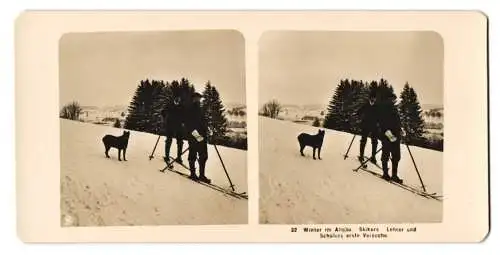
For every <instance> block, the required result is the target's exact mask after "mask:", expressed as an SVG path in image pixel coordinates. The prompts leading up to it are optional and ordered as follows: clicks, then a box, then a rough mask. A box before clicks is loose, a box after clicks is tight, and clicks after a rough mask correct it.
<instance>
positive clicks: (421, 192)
mask: <svg viewBox="0 0 500 255" xmlns="http://www.w3.org/2000/svg"><path fill="white" fill-rule="evenodd" d="M355 137H356V135H354V136H353V137H352V140H351V143H350V144H349V148H348V149H347V152H346V153H345V155H344V160H345V159H346V158H348V153H349V150H350V149H351V146H352V143H353V142H354V139H355ZM406 147H407V149H408V152H409V153H410V157H411V159H412V161H413V164H414V166H415V170H416V171H417V174H418V177H419V179H420V182H421V183H422V190H420V189H417V188H415V187H412V186H409V185H406V184H403V183H399V182H396V181H393V180H385V179H383V178H382V174H380V173H377V172H375V171H372V170H369V169H368V165H367V163H368V162H370V163H372V164H373V165H374V166H376V167H378V168H379V169H381V170H383V169H382V167H381V166H379V165H378V164H375V163H373V162H371V158H369V157H364V160H363V161H361V162H360V163H361V164H360V165H359V167H357V168H356V169H353V171H354V172H358V170H359V169H361V170H363V171H365V172H367V173H370V174H372V175H374V176H376V177H378V178H380V179H381V180H383V181H385V182H389V183H391V184H393V185H396V186H398V187H400V188H403V189H405V190H407V191H410V192H412V193H414V194H416V195H419V196H422V197H425V198H429V199H434V200H438V201H442V196H441V195H438V194H437V193H435V192H434V193H429V192H427V190H426V189H425V186H424V184H423V181H422V177H421V176H420V173H419V171H418V169H417V166H416V163H415V160H414V159H413V155H412V154H411V150H410V148H409V147H408V145H406ZM381 150H382V149H379V150H377V152H376V153H375V155H376V154H377V153H379V152H380V151H381ZM358 162H359V161H358Z"/></svg>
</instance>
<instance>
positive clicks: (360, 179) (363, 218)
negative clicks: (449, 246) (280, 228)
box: [259, 31, 444, 224]
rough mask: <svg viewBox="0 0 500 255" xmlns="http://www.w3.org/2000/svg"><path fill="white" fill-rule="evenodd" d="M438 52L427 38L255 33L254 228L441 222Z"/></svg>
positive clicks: (415, 34) (423, 34) (437, 42)
mask: <svg viewBox="0 0 500 255" xmlns="http://www.w3.org/2000/svg"><path fill="white" fill-rule="evenodd" d="M443 55H444V49H443V42H442V38H441V36H440V35H439V34H437V33H435V32H433V31H366V32H364V31H270V32H266V33H264V34H263V35H262V37H261V39H260V41H259V107H260V109H259V159H260V162H259V168H260V170H259V185H260V187H259V189H260V191H259V193H260V198H259V214H260V215H259V221H260V223H261V224H366V223H373V224H378V223H380V224H385V223H438V222H441V221H442V214H443V196H442V190H443V144H444V107H443V105H444V104H443V75H444V74H443V65H444V63H443V59H444V56H443Z"/></svg>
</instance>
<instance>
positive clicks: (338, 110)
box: [261, 79, 443, 151]
mask: <svg viewBox="0 0 500 255" xmlns="http://www.w3.org/2000/svg"><path fill="white" fill-rule="evenodd" d="M371 93H374V94H376V95H377V99H376V100H377V102H378V103H384V104H389V105H390V106H392V107H394V108H395V110H397V111H398V112H399V116H400V120H401V126H402V129H403V130H404V131H405V132H406V137H405V140H404V143H407V144H409V145H415V146H420V147H425V148H430V149H435V150H440V151H442V150H443V141H442V140H428V139H425V138H424V137H423V134H424V120H423V116H422V115H424V114H423V111H422V108H421V106H420V102H419V100H418V95H417V93H416V91H415V89H414V88H413V87H411V86H410V84H409V83H408V82H407V83H405V85H404V87H403V90H402V91H401V93H400V95H399V102H398V96H396V94H395V92H394V88H393V86H392V85H391V84H389V82H388V81H387V80H386V79H380V80H378V81H376V80H373V81H370V82H368V81H362V80H352V79H351V80H350V79H343V80H340V82H339V84H338V85H337V86H336V87H335V90H334V91H333V95H332V97H331V99H330V101H329V104H328V106H327V109H326V110H327V111H326V115H325V119H324V121H323V123H322V124H321V123H320V121H319V119H317V118H316V119H315V120H314V122H313V126H316V127H320V126H322V127H324V128H328V129H333V130H338V131H342V132H348V133H351V134H357V135H359V134H360V133H361V130H360V123H361V117H360V116H359V115H358V110H359V109H360V107H361V106H362V105H363V104H365V103H366V102H367V101H368V97H369V95H370V94H371ZM281 111H282V106H281V105H280V104H279V102H278V101H277V100H271V101H270V102H268V103H266V104H264V106H263V107H262V109H261V115H263V116H266V117H270V118H279V114H280V112H281ZM434 116H438V115H437V114H434Z"/></svg>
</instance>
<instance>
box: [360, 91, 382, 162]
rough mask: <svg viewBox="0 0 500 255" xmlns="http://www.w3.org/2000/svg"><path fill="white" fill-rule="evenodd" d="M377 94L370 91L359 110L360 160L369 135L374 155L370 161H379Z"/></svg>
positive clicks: (362, 158)
mask: <svg viewBox="0 0 500 255" xmlns="http://www.w3.org/2000/svg"><path fill="white" fill-rule="evenodd" d="M375 99H376V94H375V93H370V96H369V99H368V102H367V103H365V104H364V105H363V106H361V108H360V109H359V110H358V115H359V116H360V117H361V141H360V146H359V157H358V160H359V161H360V162H363V161H364V160H365V159H364V155H365V146H366V140H367V138H368V136H369V137H370V138H371V144H372V156H371V158H370V161H371V162H373V163H375V164H376V163H377V160H376V159H375V154H376V152H377V145H378V126H377V114H378V113H377V105H376V104H375Z"/></svg>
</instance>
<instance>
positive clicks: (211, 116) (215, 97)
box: [202, 81, 228, 137]
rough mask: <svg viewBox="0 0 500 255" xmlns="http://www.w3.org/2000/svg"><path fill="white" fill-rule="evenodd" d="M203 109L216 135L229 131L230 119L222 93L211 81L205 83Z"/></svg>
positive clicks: (219, 135) (221, 135)
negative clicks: (226, 112)
mask: <svg viewBox="0 0 500 255" xmlns="http://www.w3.org/2000/svg"><path fill="white" fill-rule="evenodd" d="M202 94H203V102H202V111H203V113H204V114H205V118H206V120H207V122H208V126H209V127H210V129H211V130H212V131H213V136H214V137H223V136H224V135H225V134H226V132H227V127H228V120H227V118H226V116H225V111H226V110H225V109H224V105H223V103H222V100H221V98H220V94H219V92H218V91H217V88H216V87H215V86H212V84H211V83H210V81H208V82H207V83H206V84H205V89H204V91H203V93H202Z"/></svg>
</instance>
